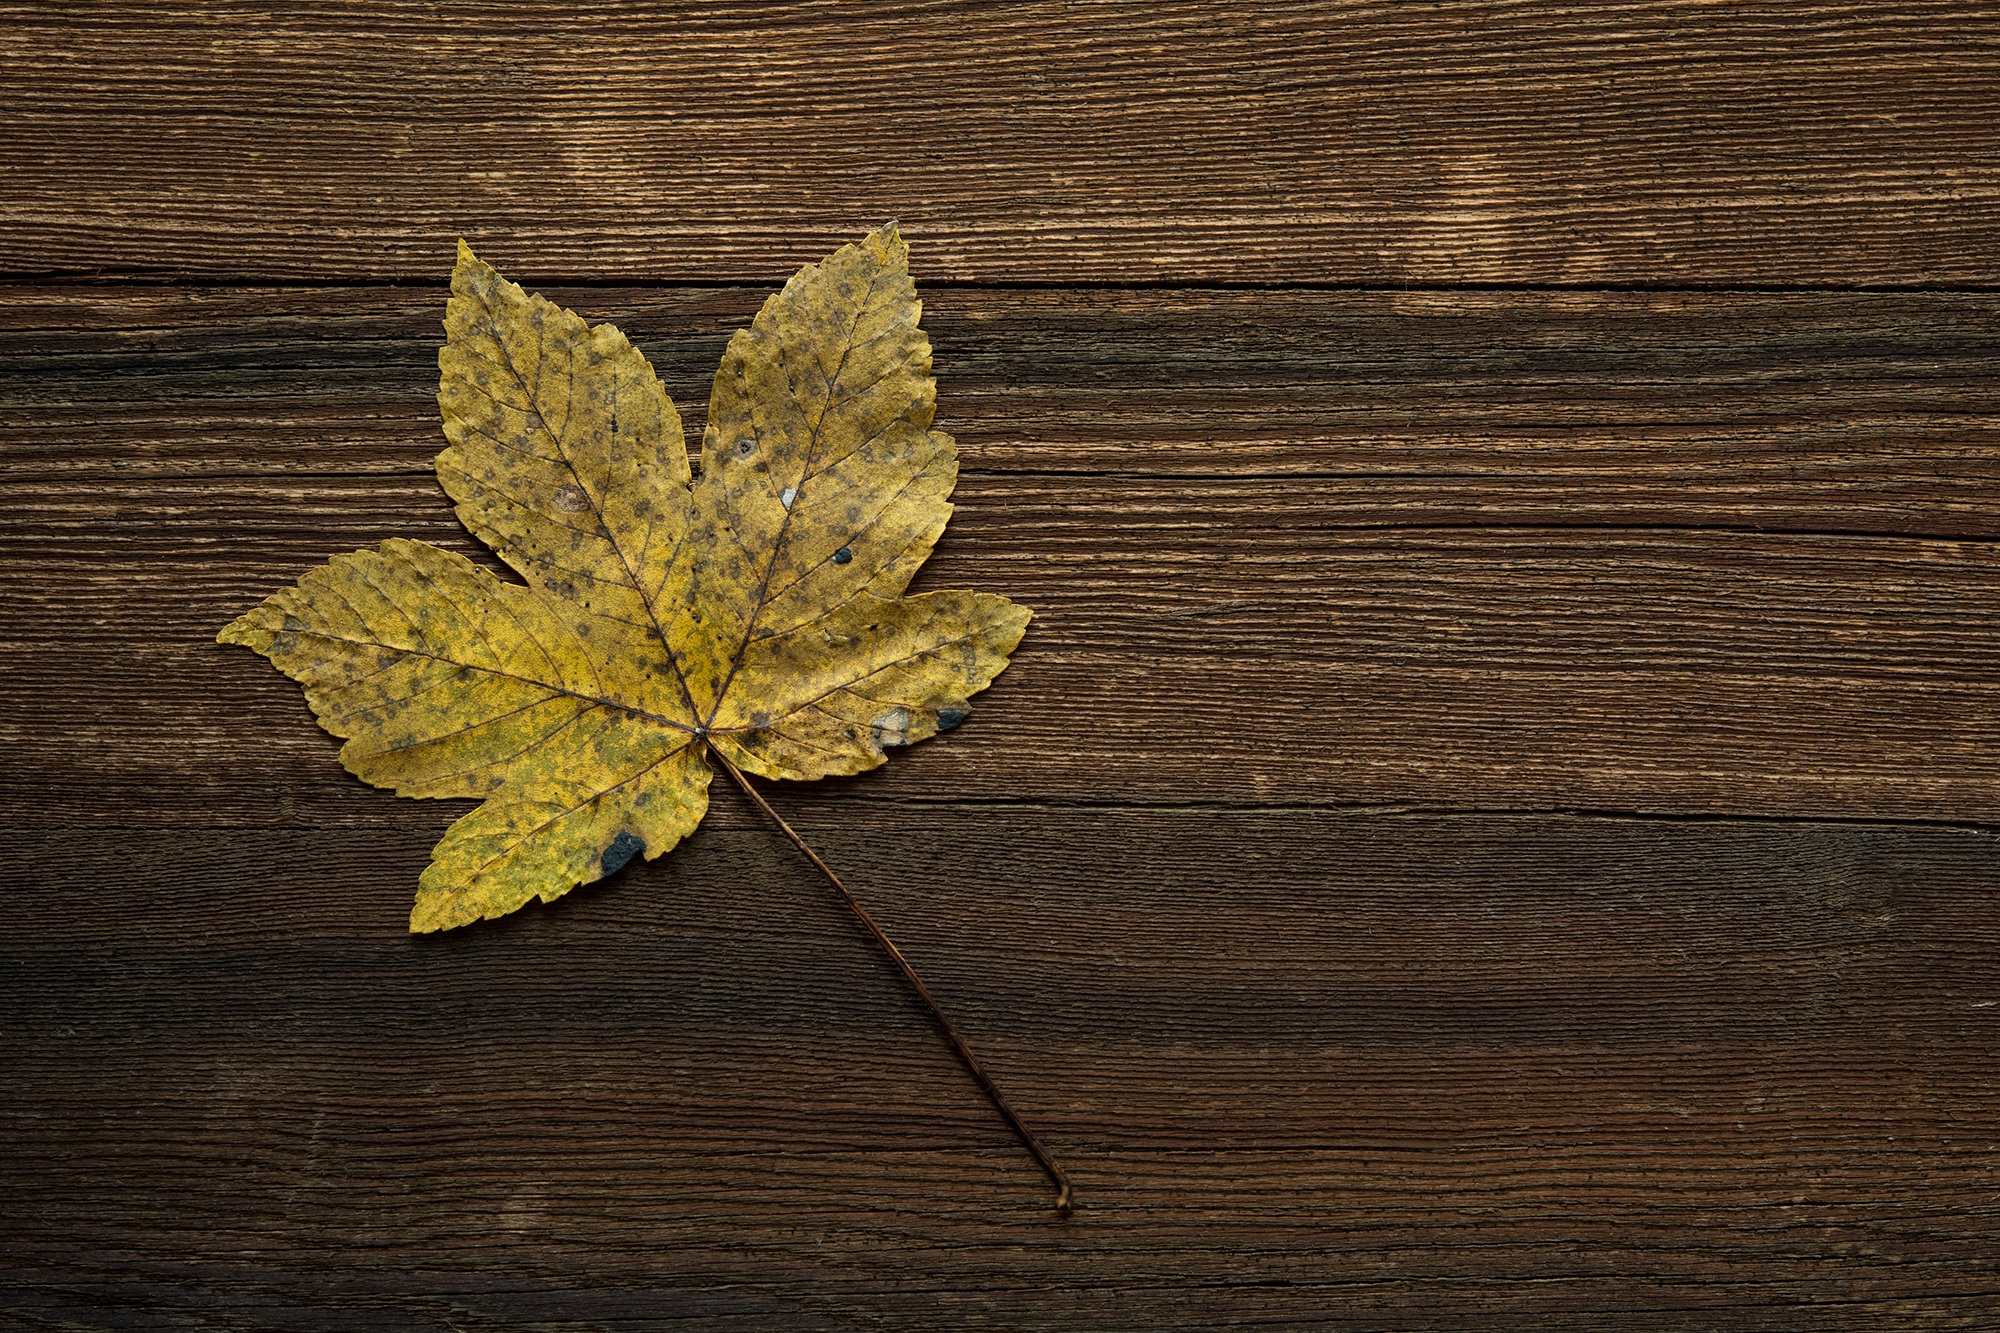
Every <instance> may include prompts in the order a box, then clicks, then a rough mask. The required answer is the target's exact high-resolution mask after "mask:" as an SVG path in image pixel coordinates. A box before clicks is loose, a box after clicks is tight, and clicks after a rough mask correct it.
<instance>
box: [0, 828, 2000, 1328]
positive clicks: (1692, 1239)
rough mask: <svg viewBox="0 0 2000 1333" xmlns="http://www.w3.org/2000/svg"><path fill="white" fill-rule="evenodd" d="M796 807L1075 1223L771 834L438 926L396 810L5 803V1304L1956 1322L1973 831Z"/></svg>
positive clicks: (845, 1322) (1969, 1300) (237, 1317)
mask: <svg viewBox="0 0 2000 1333" xmlns="http://www.w3.org/2000/svg"><path fill="white" fill-rule="evenodd" d="M720 799H726V798H719V800H720ZM782 799H784V800H785V802H786V804H787V808H788V809H790V810H791V811H792V812H793V814H794V815H795V816H796V817H797V819H798V821H799V823H800V826H801V828H802V829H803V831H805V833H806V835H807V836H808V837H809V838H811V839H812V840H813V841H814V842H815V843H817V844H819V845H820V846H821V847H822V849H823V850H824V851H825V853H826V854H827V855H829V856H830V857H832V858H833V859H834V860H836V861H837V862H839V863H842V864H845V865H848V866H852V867H856V868H857V871H858V873H857V878H864V877H865V880H866V889H865V891H866V892H867V894H868V896H869V898H870V900H871V901H872V902H873V903H874V904H875V906H876V907H877V909H878V910H879V912H880V913H881V914H882V916H883V918H884V919H885V920H886V921H887V922H889V923H890V926H891V929H893V930H895V931H896V932H897V933H898V934H899V935H901V936H902V937H903V942H904V944H905V946H906V948H907V949H908V950H909V952H910V954H911V956H912V957H913V958H914V959H916V960H917V961H918V963H919V965H920V966H921V967H923V968H924V969H925V970H926V972H927V973H928V974H929V975H930V976H931V978H932V980H933V984H934V985H935V986H936V987H937V988H938V989H939V991H940V993H941V994H942V995H943V996H944V997H945V998H946V1002H947V1003H948V1004H950V1005H951V1006H952V1007H953V1008H954V1009H955V1010H956V1011H957V1012H958V1013H959V1014H960V1015H961V1018H962V1021H963V1022H964V1024H965V1026H966V1028H967V1030H968V1031H969V1032H970V1033H972V1034H973V1035H974V1038H975V1040H977V1041H979V1042H980V1043H981V1044H982V1045H983V1046H984V1047H985V1049H986V1050H987V1051H988V1053H989V1055H990V1058H991V1060H992V1062H993V1064H994V1065H995V1066H996V1068H997V1069H998V1071H999V1072H1000V1074H1001V1076H1002V1077H1003V1078H1005V1079H1006V1080H1007V1081H1008V1083H1009V1085H1010V1087H1012V1088H1013V1089H1014V1090H1015V1092H1016V1095H1017V1100H1018V1101H1019V1102H1020V1103H1021V1104H1022V1105H1023V1107H1024V1108H1025V1109H1026V1110H1028V1112H1029V1113H1030V1114H1032V1115H1034V1116H1036V1117H1037V1118H1038V1119H1039V1120H1040V1121H1041V1122H1042V1123H1043V1124H1044V1126H1045V1127H1046V1129H1047V1132H1048V1134H1049V1136H1050V1138H1051V1140H1052V1142H1054V1143H1055V1144H1056V1145H1057V1146H1058V1148H1059V1149H1060V1150H1061V1151H1063V1152H1064V1153H1065V1154H1066V1155H1067V1156H1068V1157H1069V1158H1070V1160H1071V1162H1072V1165H1073V1167H1074V1169H1075V1170H1076V1172H1077V1174H1078V1176H1079V1178H1080V1181H1081V1182H1082V1183H1081V1188H1082V1189H1083V1191H1084V1193H1083V1194H1082V1196H1081V1197H1082V1199H1083V1203H1084V1207H1083V1208H1082V1209H1081V1210H1080V1211H1079V1212H1078V1213H1077V1214H1076V1215H1075V1217H1073V1218H1072V1219H1071V1220H1070V1221H1069V1222H1068V1223H1066V1224H1057V1223H1055V1222H1054V1221H1053V1220H1052V1219H1050V1218H1049V1216H1048V1215H1047V1214H1046V1212H1045V1208H1046V1198H1045V1195H1044V1194H1043V1193H1042V1190H1041V1187H1040V1184H1039V1182H1038V1181H1036V1180H1035V1178H1034V1177H1033V1174H1032V1172H1031V1171H1027V1170H1024V1169H1023V1161H1022V1160H1021V1154H1020V1152H1019V1150H1018V1148H1016V1147H1015V1146H1014V1145H1012V1144H1011V1143H1010V1142H1009V1140H1008V1138H1007V1136H1006V1134H1005V1131H1004V1130H1003V1129H1002V1128H1000V1127H999V1126H997V1125H996V1124H995V1123H994V1122H993V1120H992V1118H991V1116H990V1114H988V1113H987V1111H986V1110H985V1108H984V1107H983V1106H982V1104H981V1103H980V1101H979V1099H978V1096H977V1094H976V1092H974V1091H973V1090H972V1089H971V1087H970V1085H969V1083H968V1082H966V1081H965V1080H964V1079H963V1077H962V1076H961V1075H959V1074H958V1073H957V1072H956V1071H955V1070H953V1069H952V1067H951V1066H950V1064H949V1062H948V1060H947V1059H946V1058H945V1056H944V1054H943V1052H942V1050H941V1047H940V1046H939V1044H938V1043H936V1042H935V1040H934V1039H933V1038H932V1036H931V1034H930V1033H928V1032H927V1031H926V1030H925V1029H924V1025H923V1023H922V1021H921V1017H922V1016H921V1011H919V1010H917V1009H916V1008H915V1007H914V1005H913V1004H912V1003H911V1002H910V1001H909V1000H908V997H907V996H905V995H904V994H902V993H901V992H900V991H899V990H898V988H897V985H896V984H895V978H894V977H893V975H892V974H891V973H890V972H889V971H888V969H887V968H886V967H885V966H884V965H882V964H881V962H880V961H879V960H878V959H876V958H875V957H873V956H872V954H871V952H870V949H869V946H868V944H867V942H866V941H865V939H863V938H862V937H861V936H860V935H859V932H858V931H856V930H854V929H853V928H852V927H851V926H850V925H849V924H848V923H846V922H844V921H843V919H842V917H841V915H840V914H839V910H838V908H837V907H836V906H834V905H833V903H832V902H831V901H830V896H829V895H828V894H827V893H826V892H825V890H824V888H823V886H822V885H820V884H819V883H817V881H816V880H815V879H814V878H813V876H812V874H811V872H810V870H809V869H808V868H806V867H805V866H804V865H803V864H802V863H800V862H799V861H797V860H796V859H795V858H794V857H793V856H792V854H791V853H790V852H789V851H788V849H786V848H784V847H783V845H782V844H780V843H778V842H777V841H776V840H775V839H773V838H771V837H769V836H768V835H767V834H765V833H764V832H763V831H762V830H752V829H735V828H715V827H711V828H709V829H706V830H704V831H702V832H700V833H698V834H696V835H695V837H694V839H693V840H692V841H691V842H690V843H689V844H688V845H687V846H686V847H685V848H683V849H681V850H680V851H678V852H676V853H675V855H674V856H673V857H672V858H670V859H669V860H667V861H663V862H661V863H658V864H656V865H652V866H643V867H639V868H635V869H633V870H630V871H627V872H626V873H625V874H623V875H621V876H620V877H619V878H618V879H617V880H614V881H611V882H609V883H607V884H606V885H604V886H602V887H599V888H593V889H590V890H586V891H583V892H581V893H579V894H575V895H572V896H571V897H570V898H568V899H565V900H564V901H563V902H561V903H559V904H556V905H555V906H553V907H551V908H548V909H530V910H528V911H526V912H524V913H522V914H520V915H518V916H515V917H511V918H508V919H507V920H505V921H503V922H500V923H496V924H494V925H491V926H487V927H481V928H476V929H474V930H470V931H466V932H455V933H453V934H451V935H448V936H445V937H441V938H438V939H435V940H432V939H423V940H416V939H411V938H409V937H407V936H405V935H404V934H402V931H401V924H400V923H401V907H402V904H403V902H404V901H405V898H406V896H407V893H408V882H409V876H410V873H411V868H412V867H413V866H415V865H416V864H418V863H420V862H421V860H422V859H423V857H424V854H425V848H426V846H427V839H426V838H424V837H421V836H414V835H410V834H399V833H394V832H387V831H373V832H371V831H366V830H341V831H336V832H324V831H312V830H294V831H289V832H284V833H274V832H271V831H247V830H246V831H230V830H214V831H208V832H193V831H189V830H159V831H136V832H135V831H132V830H127V829H122V828H120V829H108V828H107V829H101V830H95V831H86V830H82V829H75V830H68V831H64V832H51V833H41V834H29V833H16V834H11V835H8V836H7V838H6V841H5V846H4V852H5V855H6V856H7V857H8V859H9V861H10V862H12V863H16V864H19V863H23V862H26V863H32V864H35V865H38V866H41V867H44V869H45V873H44V876H43V878H42V880H41V882H40V883H39V884H38V885H37V888H36V891H35V893H33V894H32V895H24V896H23V897H22V898H21V899H20V900H19V902H18V903H17V904H16V905H14V906H13V908H12V924H13V925H14V927H15V929H14V930H13V931H11V932H10V934H9V937H8V943H7V944H6V946H5V951H6V953H7V955H8V958H7V964H8V965H7V972H6V976H7V977H8V979H9V980H8V988H9V993H8V995H7V1011H8V1013H9V1014H10V1016H11V1017H10V1030H11V1031H12V1032H13V1033H15V1034H16V1035H15V1037H14V1038H13V1042H12V1044H13V1048H14V1049H13V1051H12V1054H11V1060H10V1068H11V1070H12V1073H11V1075H10V1080H9V1081H10V1085H11V1087H10V1095H9V1098H8V1111H9V1116H8V1127H7V1133H8V1136H9V1139H10V1142H12V1143H13V1144H14V1145H16V1151H15V1152H14V1153H11V1154H9V1155H8V1158H7V1160H6V1161H5V1162H4V1163H0V1185H4V1187H5V1188H7V1189H8V1190H9V1195H10V1197H12V1198H14V1199H15V1200H17V1201H25V1206H23V1204H22V1203H21V1202H17V1204H16V1205H15V1206H14V1207H13V1208H12V1209H11V1212H12V1217H11V1219H10V1223H9V1229H10V1231H11V1233H12V1238H13V1241H14V1242H15V1249H14V1257H15V1262H16V1265H17V1267H16V1268H15V1269H14V1271H13V1272H12V1273H11V1274H10V1275H9V1276H8V1278H7V1281H8V1282H9V1283H10V1284H12V1285H11V1287H10V1288H9V1289H7V1292H6V1295H7V1298H9V1299H11V1300H12V1301H13V1302H15V1304H14V1308H15V1309H16V1310H17V1311H18V1312H21V1313H23V1314H24V1315H26V1316H27V1317H30V1318H33V1319H41V1320H45V1321H48V1322H50V1323H54V1324H56V1326H62V1325H61V1324H60V1323H59V1321H60V1320H61V1319H69V1320H72V1321H74V1326H82V1327H95V1326H99V1323H98V1321H99V1320H103V1319H106V1318H107V1315H108V1314H109V1313H110V1312H116V1311H118V1310H121V1309H129V1308H131V1307H133V1306H135V1305H136V1306H143V1307H145V1308H148V1309H150V1310H152V1311H154V1312H156V1315H157V1316H158V1317H159V1318H160V1320H161V1323H162V1324H165V1323H167V1322H168V1320H169V1319H171V1320H173V1321H177V1322H175V1323H174V1326H177V1327H193V1328H211V1327H213V1328H220V1327H234V1326H240V1325H241V1324H249V1325H251V1326H255V1327H329V1328H376V1327H380V1328H437V1329H450V1328H457V1329H460V1330H469V1329H483V1328H493V1329H500V1328H518V1327H523V1326H535V1327H589V1328H621V1327H635V1328H639V1327H655V1326H661V1327H664V1326H667V1324H668V1322H669V1321H672V1322H674V1323H675V1325H676V1326H678V1324H679V1323H680V1322H681V1321H685V1324H686V1326H689V1327H696V1328H712V1329H738V1328H741V1329H750V1328H785V1329H794V1328H796V1329H834V1328H848V1327H888V1328H908V1329H928V1328H935V1327H937V1326H938V1323H939V1321H940V1319H945V1320H947V1321H948V1322H953V1323H990V1324H992V1325H994V1326H998V1327H1007V1328H1021V1329H1032V1328H1046V1329H1075V1328H1081V1327H1111V1328H1133V1329H1136V1328H1146V1327H1162V1326H1172V1327H1222V1326H1227V1327H1247V1326H1252V1325H1255V1326H1259V1327H1273V1328H1296V1329H1321V1328H1333V1329H1383V1328H1440V1329H1467V1330H1475V1329H1493V1328H1523V1329H1525V1328H1557V1329H1604V1328H1616V1329H1689V1330H1693V1329H1713V1328H1724V1327H1726V1328H1756V1329H1778V1328H1800V1327H1811V1328H1815V1329H1919V1328H1923V1329H1930V1328H1940V1327H1943V1328H1978V1327H1980V1326H1981V1321H1982V1320H1984V1319H1985V1318H1987V1316H1989V1315H1990V1314H1991V1312H1992V1310H1993V1309H1994V1308H1995V1299H1996V1293H2000V1267H1996V1263H1995V1259H1994V1255H1993V1251H1992V1247H1991V1245H1990V1243H1989V1241H1990V1237H1991V1235H1992V1229H1993V1226H1994V1224H1995V1220H1996V1211H1995V1204H1994V1199H1993V1191H1992V1184H1993V1179H1992V1163H1991V1152H1990V1149H1991V1131H1992V1128H1993V1126H1994V1125H1995V1124H1996V1122H2000V1093H1997V1092H1996V1089H2000V1081H1996V1079H1997V1078H2000V1056H1996V1053H1995V1052H1996V1048H1995V1044H1994V1040H1993V1036H1994V1023H1995V1021H1996V1020H1995V1017H1994V1015H1995V1014H1996V1012H2000V1010H1996V1009H1995V1007H1994V1006H1995V1004H1996V1001H2000V988H1996V981H2000V977H1996V974H1995V972H1994V969H1993V967H1992V963H1991V959H1992V957H1993V953H1994V950H1995V948H1996V946H2000V919H1996V917H1995V915H1994V913H1993V910H1992V901H1993V895H1994V891H1995V889H1996V888H2000V876H1996V870H1995V865H1996V861H1995V852H1996V850H2000V849H1996V848H1995V846H1994V842H1993V835H1992V833H1991V832H1990V831H1984V832H1979V831H1970V830H1957V831H1954V830H1939V829H1910V828H1900V829H1899V828H1890V827H1881V826H1874V827H1859V826H1829V825H1810V824H1807V825H1785V826H1761V827H1760V826H1752V825H1744V824H1741V823H1730V822H1722V823H1664V822H1660V821H1650V820H1606V819H1572V818H1560V817H1547V816H1534V817H1500V816H1481V817H1464V816H1460V817H1450V816H1407V815H1403V816H1399V815H1390V814H1373V815H1358V816H1357V815H1348V816H1342V815H1338V814H1333V813H1329V812H1323V811H1310V810H1280V809H1271V810H1262V811H1214V810H1210V811H1158V810H1140V809H1130V808H1127V809H1108V810H1100V811H1076V810H1064V809H1062V808H1060V807H1051V806H1042V807H1010V808H1006V809H998V810H996V809H992V808H984V807H978V806H951V807H946V808H944V809H929V810H926V809H913V808H909V807H894V806H881V805H876V804H872V803H859V804H857V803H854V802H850V801H847V800H845V799H844V798H843V797H842V796H838V795H836V796H832V797H827V798H823V799H822V798H818V797H815V796H813V795H810V794H806V793H802V792H799V791H787V792H785V793H783V794H782ZM107 882H111V883H117V884H119V885H120V886H121V889H120V895H119V896H120V902H119V904H118V911H117V913H116V914H115V915H113V914H111V913H110V912H109V911H108V910H107V904H106V902H105V897H104V891H103V890H104V885H105V884H106V883H107ZM142 1326H143V1325H142Z"/></svg>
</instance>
